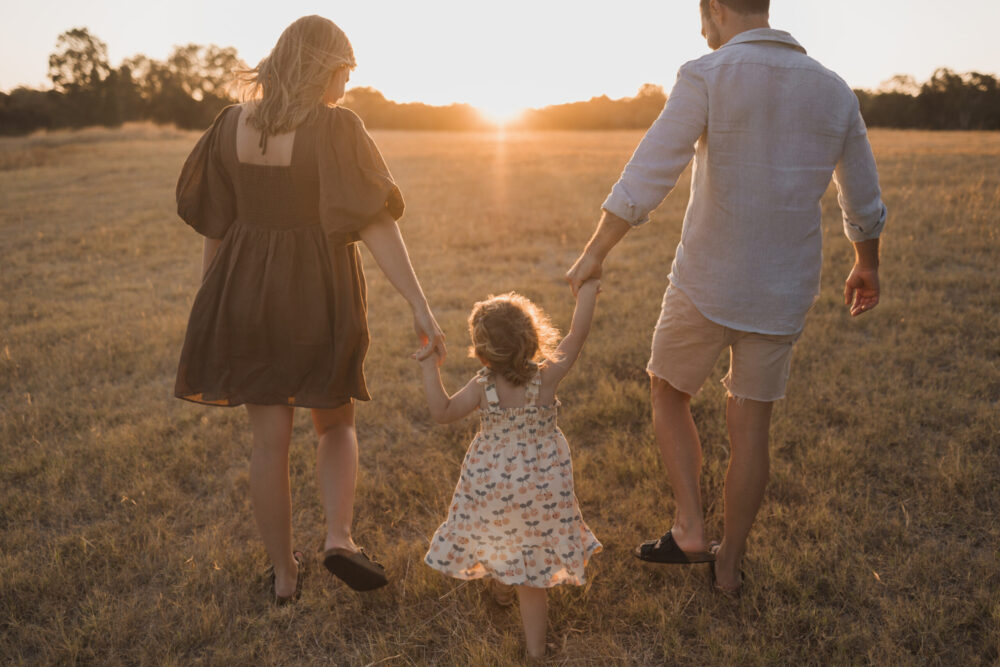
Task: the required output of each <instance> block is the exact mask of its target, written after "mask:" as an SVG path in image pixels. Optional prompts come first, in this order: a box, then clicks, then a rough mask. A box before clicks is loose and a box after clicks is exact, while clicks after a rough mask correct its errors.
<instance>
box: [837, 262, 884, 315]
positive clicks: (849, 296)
mask: <svg viewBox="0 0 1000 667" xmlns="http://www.w3.org/2000/svg"><path fill="white" fill-rule="evenodd" d="M878 297H879V287H878V269H876V268H867V267H863V266H860V265H858V264H855V265H854V268H853V269H852V270H851V274H850V275H849V276H847V281H846V282H845V283H844V305H846V306H849V307H850V309H851V317H857V316H858V315H861V314H862V313H865V312H867V311H869V310H871V309H872V308H874V307H875V306H877V305H878Z"/></svg>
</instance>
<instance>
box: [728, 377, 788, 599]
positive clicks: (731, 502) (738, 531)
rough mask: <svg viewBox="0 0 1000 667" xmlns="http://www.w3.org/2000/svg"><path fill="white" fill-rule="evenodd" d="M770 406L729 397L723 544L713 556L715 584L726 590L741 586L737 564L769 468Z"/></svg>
mask: <svg viewBox="0 0 1000 667" xmlns="http://www.w3.org/2000/svg"><path fill="white" fill-rule="evenodd" d="M773 405H774V404H773V403H762V402H760V401H751V400H748V399H736V398H733V397H732V396H730V397H729V398H728V399H727V401H726V423H727V425H728V427H729V441H730V444H731V445H732V454H731V456H730V458H729V470H728V471H727V472H726V488H725V492H724V496H725V503H726V504H725V520H724V533H723V539H722V545H721V546H720V547H719V551H718V553H717V554H716V560H715V576H716V584H717V585H718V586H719V587H721V588H724V589H727V590H735V589H737V588H739V586H740V561H741V560H742V558H743V552H744V550H745V549H746V543H747V536H748V535H749V534H750V527H751V526H752V525H753V521H754V518H755V517H756V516H757V511H758V510H759V509H760V503H761V501H762V500H763V499H764V489H765V487H766V486H767V477H768V471H769V466H770V455H769V452H768V432H769V430H770V426H771V408H772V407H773Z"/></svg>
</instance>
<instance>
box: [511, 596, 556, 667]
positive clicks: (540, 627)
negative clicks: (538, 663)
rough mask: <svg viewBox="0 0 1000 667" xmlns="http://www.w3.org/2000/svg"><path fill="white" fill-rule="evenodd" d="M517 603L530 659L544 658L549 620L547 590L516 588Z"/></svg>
mask: <svg viewBox="0 0 1000 667" xmlns="http://www.w3.org/2000/svg"><path fill="white" fill-rule="evenodd" d="M517 601H518V604H519V606H520V607H521V622H522V623H523V624H524V645H525V647H526V648H527V649H528V655H529V656H531V657H532V658H541V657H544V656H545V630H546V625H548V619H549V599H548V590H547V589H545V588H534V587H532V586H517Z"/></svg>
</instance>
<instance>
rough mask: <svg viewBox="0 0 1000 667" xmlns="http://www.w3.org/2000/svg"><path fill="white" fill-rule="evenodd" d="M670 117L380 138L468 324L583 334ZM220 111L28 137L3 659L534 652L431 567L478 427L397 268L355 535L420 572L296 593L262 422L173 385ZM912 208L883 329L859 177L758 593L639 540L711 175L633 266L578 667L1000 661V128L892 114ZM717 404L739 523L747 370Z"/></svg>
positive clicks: (306, 522)
mask: <svg viewBox="0 0 1000 667" xmlns="http://www.w3.org/2000/svg"><path fill="white" fill-rule="evenodd" d="M640 136H641V135H640V133H636V132H612V133H579V134H577V133H551V134H528V135H510V136H507V137H505V138H504V140H502V141H501V140H499V139H498V137H496V136H493V135H465V134H447V133H443V134H437V133H425V134H421V133H406V132H381V133H376V134H375V137H376V140H377V141H378V143H379V145H380V146H381V147H382V150H383V153H384V154H385V156H386V159H387V160H388V162H389V164H390V167H391V168H392V169H393V172H394V174H395V176H396V178H397V180H398V181H399V183H400V185H401V187H402V189H403V192H404V194H405V195H406V196H407V202H408V207H409V208H408V213H407V215H406V216H405V218H404V220H403V231H404V235H405V237H406V239H407V243H408V245H409V247H410V250H411V254H412V256H413V261H414V264H415V265H416V268H417V271H418V274H419V275H420V276H421V279H422V281H423V284H424V287H425V290H426V291H427V293H428V296H429V298H430V301H431V304H432V307H433V308H434V309H435V312H436V313H437V315H438V319H439V321H440V323H441V324H442V326H443V327H444V329H445V331H446V333H447V334H448V336H449V343H450V354H449V357H448V360H447V362H446V365H445V368H444V376H445V382H446V384H447V386H448V387H449V388H450V389H452V390H454V389H456V388H457V387H458V386H459V384H460V383H462V382H464V381H465V380H466V379H467V378H468V377H469V376H470V375H471V374H472V373H473V372H474V371H475V370H476V365H475V364H474V362H473V361H472V360H470V359H467V358H465V346H466V334H465V331H464V321H465V318H466V316H467V312H468V309H469V307H470V306H471V304H472V303H473V302H474V301H475V300H478V299H480V298H482V297H484V296H485V295H486V294H488V293H490V292H500V291H506V290H510V289H516V290H519V291H522V292H524V293H525V294H527V295H529V296H530V297H531V298H533V299H536V300H537V301H538V302H539V303H540V304H541V305H542V306H543V307H545V308H546V309H547V310H548V311H549V313H550V314H551V315H552V317H553V319H554V321H555V322H556V323H557V324H558V325H559V326H560V327H562V328H565V327H566V326H568V324H569V316H570V314H571V312H572V305H573V304H572V299H571V296H570V293H569V290H568V288H567V287H566V286H565V284H564V283H563V282H562V280H561V276H562V274H563V272H564V271H565V270H566V269H567V268H568V266H569V265H570V263H571V262H572V260H573V259H574V258H575V256H576V253H577V251H578V250H579V249H580V248H581V247H582V245H583V243H584V242H585V241H586V238H587V237H588V235H589V234H590V232H591V230H592V229H593V225H594V223H595V221H596V216H597V212H598V208H599V206H600V203H601V201H602V200H603V197H604V195H605V194H606V192H607V190H608V189H609V188H610V186H611V184H612V183H613V182H614V180H615V178H616V176H617V174H618V172H619V170H620V169H621V167H622V166H623V165H624V163H625V161H626V160H627V159H628V156H629V155H630V153H631V150H632V149H633V148H634V146H635V144H636V143H637V141H638V140H639V138H640ZM195 139H196V135H195V134H190V133H182V132H177V131H173V130H167V129H157V128H152V127H143V126H139V127H126V128H124V129H121V130H116V131H105V130H100V131H98V130H90V131H85V132H79V133H75V134H74V133H65V134H52V135H47V136H38V137H31V138H25V139H5V140H2V141H0V239H2V241H0V662H2V663H5V664H10V663H13V664H19V663H40V664H76V663H79V664H88V663H100V664H157V665H188V664H213V665H214V664H234V665H244V664H351V665H368V664H381V665H403V664H407V665H416V664H427V663H437V664H443V665H452V664H454V665H468V664H476V665H478V664H510V663H517V662H519V661H520V660H521V659H522V656H523V653H522V648H521V639H520V623H519V618H518V616H517V612H516V611H515V610H511V609H501V608H498V607H496V606H495V605H494V604H493V603H492V601H491V600H490V599H489V597H488V596H487V595H484V590H483V587H482V586H481V585H479V582H473V583H469V584H463V583H461V582H458V581H455V580H450V579H446V578H445V577H443V576H441V575H439V574H438V573H437V572H434V571H432V570H430V569H429V568H428V567H426V566H424V565H423V564H422V562H421V559H422V556H423V553H424V551H425V549H426V546H427V540H428V538H429V537H430V535H431V534H432V533H433V531H434V529H435V528H436V527H437V525H438V523H439V522H440V521H441V520H442V519H443V518H444V516H445V513H446V508H447V503H448V501H449V499H450V495H451V492H452V489H453V487H454V484H455V481H456V479H457V473H458V467H459V463H460V461H461V458H462V455H463V452H464V450H465V447H466V445H467V444H468V442H469V440H470V438H471V435H472V434H473V432H474V431H475V428H476V424H475V423H474V421H473V420H469V421H466V422H462V423H460V424H458V425H454V426H448V427H443V426H438V425H435V424H433V423H432V422H431V420H430V418H429V416H428V414H427V410H426V408H425V406H424V402H423V396H422V393H421V390H420V385H419V371H418V368H417V366H416V364H415V363H414V362H412V361H411V360H410V358H409V354H410V352H411V351H412V349H413V348H414V341H413V340H411V337H412V330H411V328H410V322H409V319H408V317H407V308H406V305H405V304H404V302H403V301H402V299H401V298H400V297H399V296H398V295H396V294H395V293H394V292H393V291H392V289H391V287H390V286H389V285H388V284H387V282H386V281H385V280H384V279H383V278H382V276H381V275H380V274H379V273H378V271H377V270H376V269H375V268H374V263H373V262H371V260H370V258H368V260H369V261H368V266H369V272H368V276H369V285H370V294H369V296H370V323H371V329H372V337H373V344H372V349H371V352H370V355H369V357H368V364H367V371H368V377H369V386H370V388H371V389H372V391H373V394H374V396H375V399H374V400H373V401H372V402H371V403H367V404H362V405H361V406H360V407H359V409H358V420H359V424H358V431H359V437H360V440H361V447H362V451H361V468H362V470H361V475H360V479H359V485H358V494H357V520H356V528H355V537H356V539H357V540H358V541H359V542H360V543H361V544H363V545H365V546H366V547H367V548H368V549H369V550H370V551H372V552H374V553H375V554H376V555H377V557H379V558H380V559H381V560H382V561H383V562H384V563H385V564H386V566H387V568H388V570H389V573H390V575H391V577H392V583H391V584H390V585H389V586H388V587H387V588H385V589H382V590H381V591H379V592H375V593H372V594H367V595H358V594H355V593H352V592H351V591H350V590H349V589H347V588H346V587H345V586H343V585H341V584H339V583H338V582H335V581H334V580H332V578H330V577H329V576H328V575H327V574H326V572H325V571H323V570H322V567H321V566H319V565H318V563H317V562H315V561H314V562H313V563H312V567H311V569H310V570H309V572H308V574H307V578H306V580H305V590H304V594H303V598H302V600H301V601H300V603H299V604H297V605H294V606H291V607H285V608H280V609H279V608H275V607H273V606H271V605H270V604H269V603H268V601H267V596H266V585H265V583H264V582H263V581H262V580H261V578H260V576H259V575H260V573H261V571H262V570H263V569H264V567H265V565H266V562H265V557H264V551H263V547H262V545H261V543H260V542H259V540H258V538H257V536H256V530H255V527H254V524H253V520H252V516H251V513H250V506H249V497H248V489H247V487H248V458H249V430H248V427H247V422H246V415H245V412H244V411H243V410H242V409H231V410H228V409H221V408H208V407H201V406H195V405H192V404H189V403H184V402H182V401H178V400H176V399H173V398H172V397H171V395H172V387H173V377H174V372H175V369H176V363H177V356H178V353H179V350H180V344H181V340H182V336H183V334H184V328H185V324H186V321H187V315H188V311H189V308H190V304H191V301H192V299H193V297H194V294H195V291H196V289H197V285H198V277H199V270H200V261H201V240H200V238H199V237H198V236H197V235H196V234H195V233H194V232H193V231H191V230H190V229H188V228H187V227H186V226H185V225H184V224H183V223H182V222H181V221H180V220H179V219H178V218H176V216H175V215H174V207H173V187H174V182H175V179H176V176H177V173H178V170H179V168H180V165H181V162H182V160H183V159H184V157H185V156H186V154H187V152H188V151H189V150H190V148H191V147H192V146H193V144H194V141H195ZM872 140H873V144H874V146H875V151H876V156H877V159H878V162H879V167H880V172H881V176H882V184H883V190H884V196H885V199H886V201H887V203H888V206H889V210H890V221H889V224H888V226H887V228H886V234H885V236H884V241H883V271H882V280H883V286H884V298H883V301H882V304H881V305H880V306H879V308H878V309H877V310H876V311H874V312H873V313H871V314H869V315H866V316H864V317H862V318H860V319H856V320H851V319H850V318H849V317H848V316H847V313H846V310H845V308H844V307H843V306H842V304H841V303H840V299H841V296H840V294H841V292H842V281H843V279H844V277H845V276H846V274H847V271H848V270H849V268H850V262H851V258H852V255H851V249H850V245H849V243H848V242H847V240H846V239H844V238H843V235H842V232H841V226H840V218H839V211H838V209H837V207H836V202H835V199H834V195H833V192H832V191H831V192H830V193H828V194H827V197H826V199H825V200H824V217H823V224H824V229H825V235H826V242H825V259H824V278H823V290H822V294H821V295H820V297H819V299H818V301H817V303H816V305H815V307H814V308H813V311H812V312H811V314H810V316H809V320H808V323H807V325H806V329H805V333H804V335H803V337H802V339H801V341H800V342H799V344H798V346H797V348H796V356H795V359H794V362H793V371H792V379H791V383H790V387H789V393H788V395H789V398H788V399H787V400H785V401H782V402H781V403H779V405H778V407H777V408H776V410H775V417H774V422H773V428H772V434H773V438H772V441H773V444H772V453H773V457H772V478H771V484H770V486H769V488H768V491H767V495H766V498H765V501H764V505H763V508H762V511H761V514H760V516H759V519H758V523H757V527H756V529H755V531H754V533H753V534H752V535H751V539H750V545H749V553H748V560H747V576H748V584H747V586H746V592H745V594H744V595H743V597H742V599H741V600H739V601H736V602H734V601H731V600H729V599H726V598H723V597H719V596H717V595H715V594H713V592H712V590H711V587H710V585H709V580H708V573H707V569H706V568H704V567H699V568H683V567H654V566H648V565H643V564H640V563H639V562H638V561H636V560H634V559H633V558H632V556H631V555H630V551H631V549H632V548H633V546H634V545H635V544H636V543H637V542H638V541H640V540H642V539H647V538H650V537H655V536H657V535H659V534H660V533H662V532H663V530H664V529H665V528H666V527H668V526H669V520H670V517H671V516H672V510H673V504H672V500H671V495H670V491H669V488H668V486H667V483H666V477H665V474H664V473H663V470H662V469H661V467H660V463H659V460H658V457H657V455H656V452H655V448H654V445H653V442H652V428H651V423H650V417H649V407H648V396H647V393H648V385H647V379H646V376H645V373H644V371H643V368H644V364H645V361H646V357H647V353H648V345H649V339H650V334H651V331H652V326H653V324H654V322H655V320H656V316H657V314H658V310H659V303H660V297H661V295H662V292H663V290H664V288H665V287H666V275H667V272H668V268H669V264H670V260H671V258H672V254H673V250H674V247H675V246H676V243H677V240H678V236H679V232H680V221H681V218H682V215H683V211H684V207H685V204H686V200H687V188H688V181H687V179H686V178H685V180H684V181H683V182H682V183H681V185H680V186H679V187H678V190H677V192H675V193H674V194H673V195H671V196H670V197H669V198H668V199H667V201H666V202H665V203H664V205H663V206H662V207H661V208H660V209H659V211H658V213H657V214H656V215H655V216H654V220H653V223H652V224H650V225H649V226H647V227H645V228H643V229H641V230H639V231H637V232H634V233H632V234H630V235H629V236H628V237H627V238H626V239H625V240H624V241H623V243H622V244H621V246H620V247H619V248H618V249H617V250H616V251H615V252H614V254H613V255H612V256H611V258H610V259H609V262H608V264H607V267H606V274H605V278H604V293H603V295H602V297H601V300H600V303H599V305H598V313H597V317H596V320H595V325H594V329H593V332H592V334H591V338H590V340H589V342H588V344H587V346H586V347H585V349H584V353H583V357H582V359H581V361H580V363H579V364H578V365H577V367H576V368H575V369H574V371H573V373H572V374H571V375H570V377H569V378H568V379H567V380H566V382H564V384H563V386H562V387H561V391H560V394H561V397H562V401H563V405H564V407H563V410H562V414H561V415H560V423H561V425H562V428H563V430H564V431H565V433H566V435H567V437H568V439H569V442H570V445H571V447H572V449H573V452H574V464H575V470H576V480H577V494H578V496H579V499H580V502H581V504H582V508H583V513H584V517H585V518H586V520H587V521H588V523H589V525H590V526H591V528H592V529H593V530H594V532H595V533H596V534H597V536H598V538H599V539H601V540H602V542H603V543H604V546H605V551H604V552H603V553H601V554H599V555H597V556H595V558H594V559H593V561H592V562H591V565H590V567H589V568H588V573H589V576H590V580H589V582H588V585H587V586H586V587H584V588H581V589H569V588H566V589H560V590H557V591H556V592H555V593H554V594H553V595H552V596H551V612H550V617H551V618H550V630H549V636H550V641H551V643H552V644H553V648H552V651H551V653H552V659H551V661H552V663H553V664H573V665H577V664H579V665H584V664H588V665H605V664H650V665H652V664H665V663H666V664H692V665H694V664H751V665H754V664H792V663H795V664H803V663H805V664H879V665H896V664H903V665H907V664H914V665H916V664H919V665H924V664H963V665H989V664H996V663H997V662H998V660H1000V639H998V638H1000V518H998V517H1000V488H998V484H1000V482H998V480H1000V334H998V332H1000V270H998V265H1000V224H998V223H1000V167H998V165H1000V134H972V133H967V134H957V133H937V134H931V133H917V132H890V131H876V132H873V133H872ZM725 362H726V360H725V359H720V362H719V365H718V367H717V368H716V370H715V373H714V376H713V379H712V380H711V381H710V382H709V383H707V384H706V386H705V387H704V389H703V391H702V392H701V394H699V395H698V396H697V397H696V398H695V400H694V402H693V410H694V413H695V419H696V421H697V422H698V424H699V427H700V429H701V434H702V439H703V443H704V446H705V479H704V484H703V487H704V494H705V502H706V508H707V511H708V513H709V521H710V530H711V533H712V534H713V535H718V534H719V531H720V529H721V501H720V495H721V483H722V479H723V474H724V471H725V466H726V462H727V458H728V456H727V443H726V438H725V425H724V416H723V410H724V393H723V390H722V388H721V387H720V385H719V383H718V381H717V380H718V379H719V378H720V377H721V376H722V374H723V372H724V369H725ZM299 412H300V413H299V414H298V415H297V416H296V426H295V434H294V442H293V450H292V463H291V468H292V488H293V500H294V524H295V530H296V536H297V537H296V544H297V545H298V546H299V547H300V548H302V549H304V550H306V551H308V552H310V553H314V550H315V549H316V547H318V546H319V543H320V540H321V534H322V533H321V531H322V528H321V526H322V522H321V514H320V509H319V503H318V499H317V494H316V487H315V481H314V478H313V476H312V465H313V459H314V439H313V436H312V430H311V424H310V421H309V417H308V414H307V413H306V412H305V411H299Z"/></svg>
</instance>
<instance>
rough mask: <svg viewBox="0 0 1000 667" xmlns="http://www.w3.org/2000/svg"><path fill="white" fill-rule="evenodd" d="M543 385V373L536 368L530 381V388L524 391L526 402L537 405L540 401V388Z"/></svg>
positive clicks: (526, 403)
mask: <svg viewBox="0 0 1000 667" xmlns="http://www.w3.org/2000/svg"><path fill="white" fill-rule="evenodd" d="M541 385H542V373H541V371H540V370H536V371H535V374H534V375H533V376H532V378H531V380H529V381H528V388H527V389H526V390H525V392H524V404H525V405H536V404H537V403H538V389H539V388H540V387H541Z"/></svg>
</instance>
